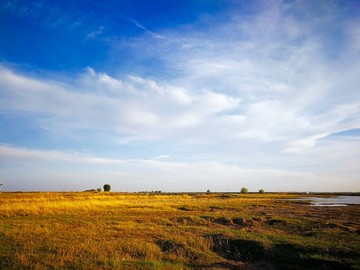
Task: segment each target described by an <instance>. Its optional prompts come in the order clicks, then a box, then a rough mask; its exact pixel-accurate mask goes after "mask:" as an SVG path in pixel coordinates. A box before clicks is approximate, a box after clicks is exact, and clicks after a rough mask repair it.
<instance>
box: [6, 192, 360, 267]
mask: <svg viewBox="0 0 360 270" xmlns="http://www.w3.org/2000/svg"><path fill="white" fill-rule="evenodd" d="M295 197H297V195H290V194H247V195H242V194H161V195H160V194H157V195H156V194H120V193H76V192H74V193H0V269H213V270H215V269H360V206H356V205H354V206H347V207H312V206H310V205H309V203H308V202H306V201H293V200H287V199H289V198H295Z"/></svg>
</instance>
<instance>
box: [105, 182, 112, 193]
mask: <svg viewBox="0 0 360 270" xmlns="http://www.w3.org/2000/svg"><path fill="white" fill-rule="evenodd" d="M110 189H111V187H110V185H109V184H105V185H104V191H106V192H109V191H110Z"/></svg>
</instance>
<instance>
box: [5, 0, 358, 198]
mask: <svg viewBox="0 0 360 270" xmlns="http://www.w3.org/2000/svg"><path fill="white" fill-rule="evenodd" d="M359 15H360V2H359V1H356V0H354V1H351V0H345V1H331V0H329V1H265V0H264V1H231V0H222V1H220V0H219V1H216V0H213V1H209V0H199V1H175V0H174V1H171V0H167V1H166V0H163V1H145V0H143V1H125V0H123V1H35V0H34V1H22V0H4V1H1V2H0V181H1V182H3V183H4V186H3V190H9V191H14V190H40V191H41V190H84V189H90V188H97V187H102V186H103V185H104V184H105V183H109V184H111V186H112V190H114V191H142V190H163V191H206V190H207V189H210V190H212V191H239V190H240V189H241V187H243V186H245V187H247V188H248V189H249V190H250V191H258V190H259V189H264V190H266V191H360V179H359V175H360V166H359V164H360V90H359V85H360V76H359V70H360V19H359V18H360V16H359Z"/></svg>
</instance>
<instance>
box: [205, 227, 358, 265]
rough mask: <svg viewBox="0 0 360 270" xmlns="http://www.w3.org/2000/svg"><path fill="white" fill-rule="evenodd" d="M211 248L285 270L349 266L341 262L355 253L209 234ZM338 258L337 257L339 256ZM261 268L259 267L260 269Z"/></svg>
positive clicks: (232, 257) (229, 257) (233, 257)
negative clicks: (272, 243) (266, 244)
mask: <svg viewBox="0 0 360 270" xmlns="http://www.w3.org/2000/svg"><path fill="white" fill-rule="evenodd" d="M209 237H211V239H212V241H213V251H214V252H215V253H217V254H218V255H220V256H221V257H223V258H225V259H227V260H231V261H238V262H239V261H240V262H247V263H258V262H267V263H271V265H272V266H273V268H274V269H285V270H287V269H288V270H290V269H292V270H293V269H294V270H298V269H299V270H300V269H312V270H331V269H345V270H350V269H359V268H353V267H352V266H351V265H349V264H348V263H346V262H345V261H351V260H356V258H358V256H359V254H357V253H356V252H341V254H339V253H338V252H336V251H331V250H330V251H325V250H322V249H321V247H319V248H318V249H314V248H312V249H310V248H306V247H299V246H297V245H292V244H276V245H273V246H271V247H265V246H264V245H263V244H262V243H261V242H258V241H254V240H246V239H231V238H228V237H226V236H224V235H221V234H220V235H211V236H209ZM339 258H341V259H339ZM260 269H261V268H260Z"/></svg>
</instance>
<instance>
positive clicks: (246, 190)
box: [240, 187, 249, 194]
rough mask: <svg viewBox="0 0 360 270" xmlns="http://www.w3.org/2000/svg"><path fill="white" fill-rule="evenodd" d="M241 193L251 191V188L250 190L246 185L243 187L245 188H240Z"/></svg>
mask: <svg viewBox="0 0 360 270" xmlns="http://www.w3.org/2000/svg"><path fill="white" fill-rule="evenodd" d="M240 193H241V194H246V193H249V190H248V189H247V188H246V187H243V188H242V189H241V190H240Z"/></svg>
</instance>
